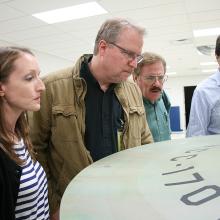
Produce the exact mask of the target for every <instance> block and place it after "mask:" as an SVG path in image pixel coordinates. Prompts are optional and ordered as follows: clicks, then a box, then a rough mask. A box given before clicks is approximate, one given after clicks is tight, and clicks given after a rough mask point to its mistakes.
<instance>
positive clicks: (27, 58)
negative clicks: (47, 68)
mask: <svg viewBox="0 0 220 220" xmlns="http://www.w3.org/2000/svg"><path fill="white" fill-rule="evenodd" d="M39 73H40V70H39V66H38V63H37V60H36V58H35V57H34V56H33V55H31V54H28V53H23V52H22V53H21V55H20V57H19V58H18V59H17V60H16V61H15V62H14V70H13V71H12V72H11V74H10V75H9V77H8V79H7V81H6V82H4V83H0V91H1V96H3V100H4V101H3V107H6V108H7V109H10V110H12V111H13V112H18V113H21V112H23V111H37V110H39V109H40V95H41V93H42V91H43V90H44V89H45V86H44V84H43V82H42V80H41V79H40V77H39Z"/></svg>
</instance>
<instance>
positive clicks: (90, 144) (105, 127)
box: [80, 62, 123, 161]
mask: <svg viewBox="0 0 220 220" xmlns="http://www.w3.org/2000/svg"><path fill="white" fill-rule="evenodd" d="M80 73H81V77H83V78H84V79H85V81H86V84H87V93H86V96H85V105H86V118H85V124H86V131H85V145H86V147H87V149H88V150H89V151H90V154H91V156H92V158H93V160H94V161H96V160H99V159H101V158H103V157H105V156H108V155H110V154H112V153H115V152H117V130H118V129H119V128H121V126H122V123H123V110H122V107H121V104H120V103H119V101H118V99H117V97H116V95H115V93H114V88H115V86H116V84H111V85H110V87H109V88H108V89H107V91H105V92H103V91H102V90H101V88H100V85H99V83H98V82H97V80H96V79H95V78H94V77H93V75H92V74H91V72H90V70H89V67H88V63H86V62H84V63H82V66H81V71H80ZM103 74H104V73H103Z"/></svg>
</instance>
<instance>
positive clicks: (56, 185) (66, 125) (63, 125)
mask: <svg viewBox="0 0 220 220" xmlns="http://www.w3.org/2000/svg"><path fill="white" fill-rule="evenodd" d="M143 35H144V29H142V28H140V27H138V26H136V25H134V24H132V23H130V22H128V21H127V20H123V19H111V20H107V21H106V22H105V23H104V24H103V25H102V26H101V28H100V30H99V32H98V34H97V37H96V41H95V48H94V54H93V55H83V56H82V57H80V58H79V60H78V61H77V63H76V65H75V66H74V67H71V68H68V69H64V70H61V71H59V72H56V73H53V74H50V75H49V76H47V77H46V78H45V79H44V83H45V86H46V90H45V92H44V93H43V95H42V99H41V110H40V111H39V112H37V113H34V114H33V121H32V125H33V126H32V129H31V133H32V134H31V138H32V141H33V144H34V147H35V149H36V151H37V157H38V160H39V161H40V162H41V164H42V165H43V166H44V169H45V171H46V173H47V177H48V184H49V203H50V211H51V216H52V219H59V206H60V201H61V197H62V195H63V193H64V190H65V189H66V187H67V185H68V183H69V182H70V181H71V180H72V178H73V177H74V176H75V175H76V174H77V173H79V172H80V171H81V170H82V169H83V168H85V167H86V166H88V165H90V164H91V163H92V162H93V161H96V160H99V159H101V158H103V157H105V156H108V155H110V154H112V153H115V152H117V151H120V150H123V149H127V148H130V147H135V146H139V145H143V144H148V143H151V142H153V139H152V136H151V133H150V130H149V128H148V125H147V122H146V116H145V109H144V106H143V101H142V96H141V92H140V90H139V88H138V87H137V86H136V85H135V83H132V82H128V81H126V80H127V78H128V77H129V76H130V74H131V72H132V71H133V70H134V68H135V67H136V66H137V63H138V62H140V61H141V59H142V56H141V55H140V54H141V50H142V45H143Z"/></svg>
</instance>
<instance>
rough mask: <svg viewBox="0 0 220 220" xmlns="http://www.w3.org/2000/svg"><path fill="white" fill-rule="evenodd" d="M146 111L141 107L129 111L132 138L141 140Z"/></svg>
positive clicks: (131, 108)
mask: <svg viewBox="0 0 220 220" xmlns="http://www.w3.org/2000/svg"><path fill="white" fill-rule="evenodd" d="M144 114H145V109H144V108H143V107H141V106H140V107H139V106H135V107H134V106H133V107H130V109H129V131H130V132H129V133H130V135H131V137H132V138H134V139H138V140H141V130H142V126H143V122H142V120H143V116H144Z"/></svg>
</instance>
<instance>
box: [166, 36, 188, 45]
mask: <svg viewBox="0 0 220 220" xmlns="http://www.w3.org/2000/svg"><path fill="white" fill-rule="evenodd" d="M170 43H171V44H172V45H175V46H181V45H186V44H192V39H189V38H181V39H178V40H171V41H170Z"/></svg>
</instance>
